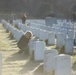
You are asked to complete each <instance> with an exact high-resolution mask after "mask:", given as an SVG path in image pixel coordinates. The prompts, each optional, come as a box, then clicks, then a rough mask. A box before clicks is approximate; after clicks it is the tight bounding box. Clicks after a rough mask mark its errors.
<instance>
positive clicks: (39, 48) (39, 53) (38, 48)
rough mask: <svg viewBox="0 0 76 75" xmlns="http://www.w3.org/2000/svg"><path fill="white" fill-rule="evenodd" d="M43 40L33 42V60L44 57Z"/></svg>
mask: <svg viewBox="0 0 76 75" xmlns="http://www.w3.org/2000/svg"><path fill="white" fill-rule="evenodd" d="M44 50H45V42H44V41H36V42H35V44H34V60H35V61H40V60H43V58H44Z"/></svg>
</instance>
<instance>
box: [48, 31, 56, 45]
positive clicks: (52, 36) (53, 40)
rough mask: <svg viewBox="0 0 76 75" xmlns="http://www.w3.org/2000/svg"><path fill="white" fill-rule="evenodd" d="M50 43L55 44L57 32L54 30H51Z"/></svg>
mask: <svg viewBox="0 0 76 75" xmlns="http://www.w3.org/2000/svg"><path fill="white" fill-rule="evenodd" d="M48 44H49V45H53V44H55V33H54V32H49V37H48Z"/></svg>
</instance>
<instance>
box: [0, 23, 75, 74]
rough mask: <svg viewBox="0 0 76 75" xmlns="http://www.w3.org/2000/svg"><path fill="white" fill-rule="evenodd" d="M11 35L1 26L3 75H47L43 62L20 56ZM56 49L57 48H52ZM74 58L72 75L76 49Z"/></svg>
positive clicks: (0, 39) (0, 44) (73, 69)
mask: <svg viewBox="0 0 76 75" xmlns="http://www.w3.org/2000/svg"><path fill="white" fill-rule="evenodd" d="M9 35H10V33H7V32H6V29H5V28H4V27H3V25H2V24H0V51H1V52H2V75H47V74H46V73H44V72H43V66H41V65H40V63H42V61H40V62H35V61H34V60H30V59H29V55H25V54H19V53H18V51H19V48H18V47H17V45H16V43H17V42H16V40H15V39H10V37H9ZM50 47H53V48H54V47H55V46H50ZM74 49H75V50H74V54H73V55H71V58H72V75H73V73H74V72H75V71H76V47H75V46H74ZM50 75H52V74H50Z"/></svg>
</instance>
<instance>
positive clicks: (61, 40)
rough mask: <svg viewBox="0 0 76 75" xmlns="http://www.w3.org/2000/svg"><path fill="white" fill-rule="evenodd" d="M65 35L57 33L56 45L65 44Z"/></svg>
mask: <svg viewBox="0 0 76 75" xmlns="http://www.w3.org/2000/svg"><path fill="white" fill-rule="evenodd" d="M65 38H66V35H65V34H63V33H58V34H57V40H56V47H61V46H63V45H64V44H65Z"/></svg>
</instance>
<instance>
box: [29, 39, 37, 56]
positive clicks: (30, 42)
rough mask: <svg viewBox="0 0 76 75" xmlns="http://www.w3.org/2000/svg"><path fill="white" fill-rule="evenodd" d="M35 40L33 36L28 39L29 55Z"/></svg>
mask: <svg viewBox="0 0 76 75" xmlns="http://www.w3.org/2000/svg"><path fill="white" fill-rule="evenodd" d="M36 41H37V40H36V39H34V38H32V39H30V41H29V44H28V45H29V54H30V55H32V52H33V50H34V44H35V42H36Z"/></svg>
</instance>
